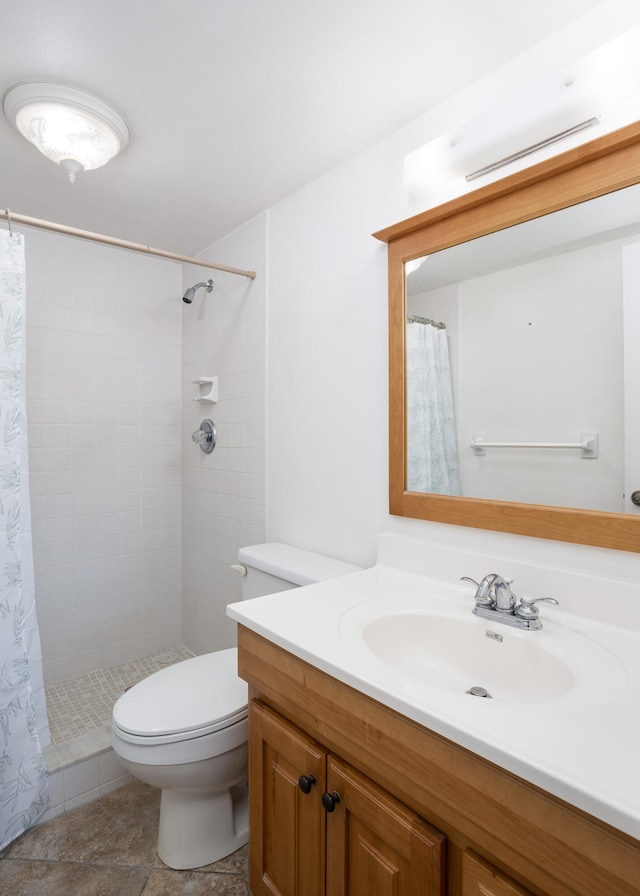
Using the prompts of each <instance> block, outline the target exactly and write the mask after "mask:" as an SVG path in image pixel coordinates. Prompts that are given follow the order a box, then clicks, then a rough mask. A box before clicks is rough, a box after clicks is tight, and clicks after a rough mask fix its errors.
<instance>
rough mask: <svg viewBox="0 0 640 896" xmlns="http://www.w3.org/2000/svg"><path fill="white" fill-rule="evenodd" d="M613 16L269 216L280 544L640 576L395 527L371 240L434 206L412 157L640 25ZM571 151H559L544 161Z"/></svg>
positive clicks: (586, 558)
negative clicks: (406, 539) (482, 553)
mask: <svg viewBox="0 0 640 896" xmlns="http://www.w3.org/2000/svg"><path fill="white" fill-rule="evenodd" d="M612 6H614V7H619V12H617V13H616V10H615V9H613V10H612V9H611V7H612ZM604 7H606V9H605V8H604ZM604 7H603V9H601V10H598V11H596V14H594V15H593V16H589V17H586V19H585V20H584V21H583V22H582V23H581V24H580V25H579V26H576V27H574V28H572V29H570V30H568V31H565V32H562V33H558V34H557V35H555V36H554V37H553V39H552V40H549V41H547V42H545V44H543V45H540V46H539V47H537V48H535V49H534V50H533V51H531V52H530V53H528V54H527V55H526V56H524V57H521V58H519V59H517V60H514V62H513V63H512V64H510V65H509V66H507V67H505V68H504V69H503V70H501V71H499V72H496V73H494V74H493V75H492V76H491V77H489V78H487V79H485V80H484V81H482V82H479V83H477V84H476V85H474V86H473V88H471V89H470V90H468V91H466V92H465V93H463V94H460V95H459V96H457V97H454V98H452V99H451V100H450V101H449V102H448V103H446V104H444V105H443V106H441V107H439V108H437V109H434V110H433V111H432V112H430V113H429V114H427V115H425V116H424V117H423V118H422V119H420V120H419V121H416V122H415V123H413V124H412V125H411V126H409V127H407V128H404V129H402V130H401V131H398V132H396V133H394V134H393V135H391V136H390V137H389V138H388V139H387V140H385V141H383V142H382V143H380V144H377V145H376V146H373V147H371V148H370V149H368V150H367V151H366V152H364V153H362V154H360V155H359V156H358V157H357V158H355V159H353V160H352V161H350V162H348V163H346V164H345V165H343V166H341V167H340V168H337V169H335V170H334V171H331V172H329V173H327V174H326V175H325V176H323V177H322V178H320V179H318V180H317V181H315V182H313V183H311V184H309V185H308V186H307V187H305V188H304V189H303V190H301V191H299V192H298V193H297V194H295V195H294V196H291V197H290V198H288V199H287V200H285V201H284V202H282V203H280V204H279V205H277V206H276V207H275V208H273V209H272V210H271V212H270V231H269V275H270V276H269V303H270V313H269V362H268V381H269V391H268V399H269V400H268V417H267V434H268V441H267V467H268V491H267V506H268V537H269V539H270V540H282V541H287V542H290V543H292V544H295V545H300V546H302V547H305V548H310V549H314V550H317V551H321V552H325V553H328V554H331V555H334V556H337V557H340V558H342V559H345V560H349V561H352V562H355V563H359V564H363V565H368V564H371V563H373V562H374V561H375V557H376V536H377V534H378V532H379V531H381V530H387V531H388V530H394V531H402V532H405V533H408V534H412V535H413V534H417V535H418V536H420V537H423V536H424V537H426V536H428V537H430V538H435V539H442V540H444V541H449V542H454V541H455V542H457V543H460V544H469V545H472V546H473V547H474V549H478V548H481V547H482V546H487V548H488V549H491V550H493V551H504V552H508V551H512V552H514V553H520V554H522V552H526V553H527V555H528V556H530V557H532V558H533V557H534V556H536V555H538V556H544V557H545V560H546V561H549V559H550V558H551V557H554V558H556V560H557V562H558V563H561V564H563V563H571V562H579V563H580V564H582V565H583V566H584V567H585V568H586V567H587V566H591V567H592V568H593V569H594V570H598V569H599V568H601V566H602V565H606V564H607V563H608V562H610V561H609V560H608V559H607V558H608V557H609V556H610V555H612V554H615V558H616V559H615V563H616V566H617V568H622V567H623V566H627V567H629V568H633V570H634V574H635V575H637V573H638V571H639V570H638V565H639V564H640V560H639V558H638V557H637V556H635V555H634V556H628V555H625V557H624V558H621V557H620V555H619V554H618V553H616V552H607V551H602V550H592V549H589V548H584V547H582V546H570V545H562V544H557V543H553V542H546V541H540V542H536V541H534V540H533V539H525V538H516V537H515V536H508V535H501V534H494V533H488V532H482V531H480V530H472V529H459V528H457V527H452V526H436V525H434V524H429V523H423V522H418V521H410V520H402V519H398V518H392V517H390V516H389V515H388V512H387V506H388V505H387V482H388V460H387V427H388V422H387V420H388V418H387V280H386V246H385V245H384V244H382V243H379V242H377V241H376V240H375V239H373V238H372V237H371V233H372V232H374V231H376V230H378V229H380V228H382V227H385V226H387V225H389V224H391V223H393V222H394V221H397V220H400V219H402V218H404V217H407V216H408V215H410V214H412V213H415V212H418V211H420V210H422V209H423V208H425V207H426V206H427V202H426V201H424V200H423V202H422V204H421V205H419V204H418V202H417V200H415V199H413V198H412V197H410V196H409V195H408V194H407V193H406V191H405V190H404V188H403V184H402V172H403V162H404V157H405V154H406V153H408V152H411V151H413V150H415V149H416V148H418V147H419V146H420V145H422V144H423V143H426V142H427V141H428V140H431V139H434V138H435V137H437V136H439V135H440V134H441V133H443V132H446V131H447V130H448V129H450V128H451V127H453V126H455V124H456V123H459V122H464V121H466V120H470V119H472V118H475V117H476V116H478V115H481V114H482V112H483V110H485V109H490V108H492V107H495V106H496V104H498V105H499V104H500V103H505V102H506V100H507V99H510V100H511V101H512V102H515V101H517V91H518V90H519V89H520V88H522V87H523V85H527V86H528V87H530V86H531V85H532V84H535V83H536V81H537V80H539V79H540V77H541V75H542V73H544V72H547V71H550V70H553V68H554V67H561V66H562V65H563V64H565V63H566V62H567V60H571V59H573V58H577V57H578V56H579V55H581V54H583V53H586V52H588V51H590V50H591V49H592V48H593V47H594V46H597V45H598V44H599V43H600V42H602V41H604V40H606V39H608V38H609V37H612V36H613V35H615V34H616V33H617V31H619V30H622V29H624V28H625V27H629V26H630V25H631V24H637V23H638V18H639V16H640V11H639V10H638V9H637V7H636V8H635V10H633V9H632V8H631V6H630V5H629V4H625V3H623V4H613V5H612V4H608V5H607V4H605V5H604ZM603 128H604V124H603ZM601 132H602V131H601ZM590 137H593V134H591V135H588V134H587V137H585V138H584V139H590ZM565 148H566V145H564V146H563V145H559V146H556V147H555V149H554V150H549V151H547V155H548V154H551V152H554V151H555V152H558V151H561V150H563V149H565ZM498 152H499V147H498ZM498 157H499V156H498ZM536 161H537V158H536ZM531 162H532V160H531V159H530V160H528V162H527V163H526V164H531ZM504 173H505V172H501V174H500V175H499V176H504ZM462 189H464V187H462V186H461V185H460V184H459V183H452V184H443V185H442V188H441V190H440V191H439V195H438V196H437V197H435V198H436V199H437V201H442V200H444V199H446V198H450V197H451V196H453V195H456V193H460V192H461V191H462ZM474 572H475V573H480V574H484V573H485V572H486V570H484V571H483V570H475V571H473V570H471V571H470V575H473V574H474Z"/></svg>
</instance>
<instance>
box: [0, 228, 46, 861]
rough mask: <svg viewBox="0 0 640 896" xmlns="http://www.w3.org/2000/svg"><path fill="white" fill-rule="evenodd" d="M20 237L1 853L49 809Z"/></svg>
mask: <svg viewBox="0 0 640 896" xmlns="http://www.w3.org/2000/svg"><path fill="white" fill-rule="evenodd" d="M24 304H25V265H24V237H23V236H22V234H17V233H13V234H12V233H8V232H7V231H5V230H0V849H1V848H3V847H4V846H6V845H7V844H8V843H10V842H11V841H12V840H14V839H15V838H16V837H17V836H18V835H19V834H21V833H22V832H23V831H25V830H26V829H27V828H29V827H31V825H32V824H34V822H35V821H36V820H37V819H38V818H39V817H40V816H41V815H42V813H43V812H44V811H45V810H46V809H47V808H48V805H49V792H48V781H47V769H46V766H45V763H44V758H43V755H42V748H43V746H46V744H48V743H49V726H48V723H47V716H46V705H45V698H44V681H43V676H42V656H41V653H40V636H39V633H38V622H37V618H36V606H35V591H34V575H33V556H32V546H31V512H30V507H29V478H28V467H27V419H26V408H25V328H24Z"/></svg>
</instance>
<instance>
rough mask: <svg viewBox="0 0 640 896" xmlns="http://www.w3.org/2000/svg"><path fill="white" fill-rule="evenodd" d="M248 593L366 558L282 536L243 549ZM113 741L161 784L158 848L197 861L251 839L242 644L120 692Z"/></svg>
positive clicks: (134, 766) (129, 762)
mask: <svg viewBox="0 0 640 896" xmlns="http://www.w3.org/2000/svg"><path fill="white" fill-rule="evenodd" d="M238 560H239V565H238V566H236V567H235V568H236V569H237V570H238V571H239V572H241V574H242V576H243V579H242V583H243V584H242V597H243V599H247V598H252V597H258V596H264V595H267V594H273V593H275V592H277V591H283V590H285V589H288V588H295V587H298V586H300V585H306V584H311V583H313V582H317V581H320V580H324V579H329V578H335V577H336V576H340V575H345V574H347V573H349V572H354V571H356V570H357V569H359V567H355V566H351V565H350V564H347V563H342V562H341V561H337V560H331V559H330V558H328V557H321V556H320V555H318V554H313V553H311V552H308V551H302V550H299V549H297V548H292V547H289V546H288V545H281V544H262V545H255V546H254V547H253V548H243V549H242V550H241V551H240V552H239V553H238ZM111 727H112V745H113V749H114V751H115V753H116V755H117V756H118V757H119V759H120V761H121V763H122V765H123V766H124V767H125V768H126V769H127V770H128V771H129V772H130V773H131V774H132V775H133V776H134V777H135V778H138V779H139V780H140V781H144V782H145V783H147V784H150V785H151V786H153V787H158V788H159V789H160V790H161V791H162V793H161V798H160V822H159V831H158V855H159V857H160V858H161V859H162V861H163V862H164V863H165V864H166V865H168V866H169V867H170V868H176V869H181V870H182V869H186V868H199V867H201V866H202V865H209V864H211V863H212V862H216V861H218V860H219V859H221V858H224V857H225V856H227V855H229V854H230V853H232V852H235V850H236V849H239V848H240V847H241V846H244V844H245V843H246V842H247V840H248V796H247V757H248V707H247V685H246V684H245V682H244V681H242V680H241V679H240V678H238V675H237V649H236V648H235V647H234V648H230V649H227V650H220V651H217V652H215V653H208V654H204V655H203V656H196V657H193V658H191V659H188V660H183V661H182V662H180V663H176V664H175V665H173V666H169V667H167V668H166V669H161V670H160V671H159V672H155V673H154V674H153V675H150V676H149V677H148V678H146V679H144V680H143V681H141V682H139V683H138V684H136V685H134V686H133V687H132V688H130V689H129V690H127V691H126V692H125V693H124V694H123V695H122V696H121V697H119V698H118V700H117V701H116V704H115V706H114V708H113V718H112V726H111Z"/></svg>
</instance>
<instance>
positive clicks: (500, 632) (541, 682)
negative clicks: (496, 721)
mask: <svg viewBox="0 0 640 896" xmlns="http://www.w3.org/2000/svg"><path fill="white" fill-rule="evenodd" d="M543 624H544V628H543V629H542V630H541V631H537V632H530V631H521V630H518V629H515V628H511V627H508V626H506V625H503V624H501V623H500V622H497V621H496V622H495V623H494V622H492V621H488V620H485V619H480V618H478V617H477V616H474V615H473V613H472V606H470V605H469V602H468V601H467V600H458V599H456V598H439V597H428V598H427V597H405V598H396V599H383V600H373V601H364V602H363V603H362V604H359V605H358V606H356V607H353V608H351V609H350V610H349V611H347V613H345V614H344V616H343V618H342V621H341V626H340V631H341V635H342V638H343V639H344V640H345V641H346V642H348V643H349V645H350V647H351V648H352V649H355V650H356V651H358V653H359V654H360V656H361V657H362V658H363V659H367V660H368V661H369V663H373V665H374V666H375V667H377V669H378V671H380V672H381V673H382V674H383V675H384V676H385V681H386V682H387V683H389V682H390V681H391V682H395V684H396V685H397V686H399V688H400V689H401V690H403V691H405V692H406V691H413V692H415V690H416V689H420V688H422V689H424V688H437V689H439V690H441V691H445V692H448V693H450V694H451V695H454V694H458V695H464V696H465V697H466V698H467V699H470V700H471V699H475V700H477V699H478V697H492V698H493V699H495V700H501V701H512V702H517V703H549V702H551V701H555V700H558V699H561V698H565V697H567V696H569V695H574V696H575V695H576V694H578V693H580V692H583V693H588V695H589V697H590V699H591V700H594V699H596V700H598V699H600V700H601V699H603V698H607V699H610V697H611V694H612V693H615V692H616V691H617V690H618V689H619V688H620V687H621V686H622V685H623V684H624V682H625V681H626V673H625V670H624V667H623V666H622V665H621V664H620V663H619V661H618V660H617V659H616V658H615V657H614V656H613V655H612V654H611V653H609V651H608V650H606V649H605V648H604V647H602V646H600V645H599V644H598V643H597V642H596V641H593V640H591V639H590V638H587V637H585V636H584V635H582V634H580V633H578V632H575V631H573V630H572V629H570V628H568V627H567V626H562V625H559V624H558V623H553V622H545V623H543ZM472 689H474V690H473V691H472Z"/></svg>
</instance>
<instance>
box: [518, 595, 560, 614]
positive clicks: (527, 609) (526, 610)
mask: <svg viewBox="0 0 640 896" xmlns="http://www.w3.org/2000/svg"><path fill="white" fill-rule="evenodd" d="M541 603H548V604H559V603H560V601H558V600H556V599H555V597H535V598H533V597H532V598H530V597H522V598H521V599H520V603H519V604H518V606H517V607H516V608H515V610H514V614H515V615H516V616H519V617H520V619H537V618H538V616H539V615H540V611H539V610H538V608H537V607H536V606H534V604H541Z"/></svg>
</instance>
